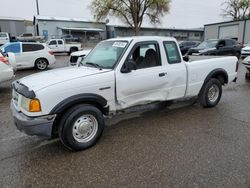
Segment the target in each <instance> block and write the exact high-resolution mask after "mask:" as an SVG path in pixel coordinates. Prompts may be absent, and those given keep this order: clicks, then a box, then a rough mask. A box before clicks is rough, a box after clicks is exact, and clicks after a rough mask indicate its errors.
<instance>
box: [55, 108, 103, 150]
mask: <svg viewBox="0 0 250 188" xmlns="http://www.w3.org/2000/svg"><path fill="white" fill-rule="evenodd" d="M103 129H104V118H103V114H102V112H101V111H100V110H99V109H98V108H96V107H94V106H92V105H87V104H82V105H77V106H75V107H73V108H71V109H70V110H68V111H67V112H66V113H65V114H64V116H63V117H62V120H61V123H60V126H59V138H60V140H61V141H62V143H63V144H64V145H65V146H66V147H67V148H69V149H70V150H75V151H77V150H84V149H87V148H89V147H91V146H93V145H94V144H96V142H97V140H98V139H99V138H100V136H101V134H102V132H103Z"/></svg>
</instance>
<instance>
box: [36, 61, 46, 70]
mask: <svg viewBox="0 0 250 188" xmlns="http://www.w3.org/2000/svg"><path fill="white" fill-rule="evenodd" d="M36 66H37V68H38V69H40V70H44V69H46V68H47V62H46V61H44V60H42V59H41V60H38V61H37V63H36Z"/></svg>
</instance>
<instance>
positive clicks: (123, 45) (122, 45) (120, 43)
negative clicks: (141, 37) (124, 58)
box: [113, 42, 127, 48]
mask: <svg viewBox="0 0 250 188" xmlns="http://www.w3.org/2000/svg"><path fill="white" fill-rule="evenodd" d="M126 45H127V43H126V42H115V43H114V44H113V47H118V48H125V46H126Z"/></svg>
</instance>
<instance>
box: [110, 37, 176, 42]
mask: <svg viewBox="0 0 250 188" xmlns="http://www.w3.org/2000/svg"><path fill="white" fill-rule="evenodd" d="M118 40H126V41H129V42H131V41H136V42H140V41H142V42H143V41H152V40H159V41H163V40H167V41H176V39H175V38H173V37H163V36H132V37H117V38H112V39H108V41H118Z"/></svg>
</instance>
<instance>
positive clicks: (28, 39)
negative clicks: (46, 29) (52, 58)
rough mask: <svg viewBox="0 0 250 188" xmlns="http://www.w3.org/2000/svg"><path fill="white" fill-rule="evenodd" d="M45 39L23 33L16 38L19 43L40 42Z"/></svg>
mask: <svg viewBox="0 0 250 188" xmlns="http://www.w3.org/2000/svg"><path fill="white" fill-rule="evenodd" d="M44 39H45V37H44V36H35V35H33V33H23V34H22V35H20V36H19V37H17V40H19V41H21V42H37V41H39V42H42V41H43V40H44Z"/></svg>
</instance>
